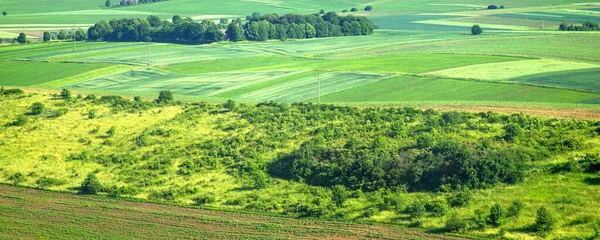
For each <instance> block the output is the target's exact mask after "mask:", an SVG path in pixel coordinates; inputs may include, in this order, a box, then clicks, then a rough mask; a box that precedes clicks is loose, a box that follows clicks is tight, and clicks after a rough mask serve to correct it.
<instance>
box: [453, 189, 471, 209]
mask: <svg viewBox="0 0 600 240" xmlns="http://www.w3.org/2000/svg"><path fill="white" fill-rule="evenodd" d="M471 197H472V194H471V191H469V190H468V189H463V190H459V191H456V192H454V193H453V194H452V195H450V197H449V199H448V202H449V203H450V206H452V207H464V206H467V205H468V204H469V201H471Z"/></svg>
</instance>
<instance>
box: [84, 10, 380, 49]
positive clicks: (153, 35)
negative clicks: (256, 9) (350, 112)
mask: <svg viewBox="0 0 600 240" xmlns="http://www.w3.org/2000/svg"><path fill="white" fill-rule="evenodd" d="M226 22H227V21H221V24H216V23H215V22H213V21H209V20H204V21H202V22H196V21H194V20H193V19H191V18H189V17H186V18H182V17H180V16H178V15H175V16H173V18H172V20H171V21H167V20H161V19H160V18H159V17H157V16H149V17H148V18H147V19H139V18H135V19H113V20H110V21H109V22H106V21H104V20H102V21H100V22H98V23H96V24H95V25H94V26H92V27H90V28H89V29H88V31H87V36H88V39H89V40H93V41H114V42H134V41H137V42H139V41H154V42H180V43H192V44H198V43H199V44H203V43H213V42H221V41H224V40H230V41H243V40H248V41H266V40H269V39H279V40H286V39H303V38H315V37H317V38H323V37H337V36H357V35H370V34H373V32H374V29H375V28H376V26H375V25H374V24H373V23H372V22H371V21H370V20H368V19H367V18H366V17H359V16H338V15H337V14H336V13H335V12H330V13H327V14H324V15H320V14H312V15H295V14H287V15H283V16H279V15H277V14H267V15H260V14H259V13H254V14H253V15H252V16H248V17H247V20H246V21H245V22H243V21H242V20H241V19H236V20H234V21H232V22H231V23H229V24H228V25H227V24H226Z"/></svg>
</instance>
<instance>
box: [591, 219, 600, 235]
mask: <svg viewBox="0 0 600 240" xmlns="http://www.w3.org/2000/svg"><path fill="white" fill-rule="evenodd" d="M592 229H593V230H594V235H593V237H595V238H600V219H596V220H595V221H594V222H593V223H592Z"/></svg>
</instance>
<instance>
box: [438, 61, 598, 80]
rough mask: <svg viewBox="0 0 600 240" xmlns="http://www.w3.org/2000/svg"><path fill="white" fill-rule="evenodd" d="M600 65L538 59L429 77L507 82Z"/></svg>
mask: <svg viewBox="0 0 600 240" xmlns="http://www.w3.org/2000/svg"><path fill="white" fill-rule="evenodd" d="M598 67H600V65H597V64H589V63H583V62H568V61H560V60H553V59H538V60H527V61H517V62H503V63H486V64H477V65H470V66H465V67H458V68H452V69H445V70H441V71H434V72H429V73H427V75H434V76H441V77H448V78H459V79H481V80H495V81H500V80H507V79H510V78H516V77H522V76H527V75H534V74H539V73H549V72H562V71H570V70H581V69H592V68H598Z"/></svg>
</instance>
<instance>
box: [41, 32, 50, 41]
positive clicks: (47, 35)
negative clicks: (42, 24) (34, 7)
mask: <svg viewBox="0 0 600 240" xmlns="http://www.w3.org/2000/svg"><path fill="white" fill-rule="evenodd" d="M43 39H44V42H48V41H50V33H49V32H44V37H43Z"/></svg>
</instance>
